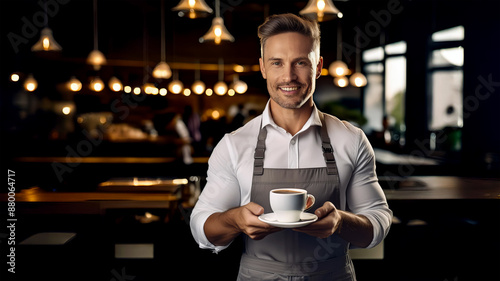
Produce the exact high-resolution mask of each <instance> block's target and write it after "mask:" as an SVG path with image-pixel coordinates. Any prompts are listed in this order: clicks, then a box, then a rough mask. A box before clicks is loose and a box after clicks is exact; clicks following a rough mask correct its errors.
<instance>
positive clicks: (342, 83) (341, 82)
mask: <svg viewBox="0 0 500 281" xmlns="http://www.w3.org/2000/svg"><path fill="white" fill-rule="evenodd" d="M333 83H334V84H335V85H336V86H338V87H341V88H344V87H346V86H347V85H349V80H347V78H346V77H335V78H334V79H333Z"/></svg>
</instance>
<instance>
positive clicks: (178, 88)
mask: <svg viewBox="0 0 500 281" xmlns="http://www.w3.org/2000/svg"><path fill="white" fill-rule="evenodd" d="M183 89H184V84H182V82H181V81H179V80H173V81H172V82H170V84H168V90H169V91H170V92H171V93H173V94H180V93H181V92H182V90H183Z"/></svg>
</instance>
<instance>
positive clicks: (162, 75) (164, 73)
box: [153, 61, 172, 79]
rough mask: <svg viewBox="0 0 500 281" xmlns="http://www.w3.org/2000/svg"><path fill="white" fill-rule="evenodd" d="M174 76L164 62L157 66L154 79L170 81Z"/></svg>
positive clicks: (154, 70)
mask: <svg viewBox="0 0 500 281" xmlns="http://www.w3.org/2000/svg"><path fill="white" fill-rule="evenodd" d="M171 76H172V70H171V69H170V66H169V65H168V64H167V63H166V62H164V61H162V62H160V63H158V64H157V65H156V67H155V68H154V69H153V77H154V78H158V79H168V78H170V77H171Z"/></svg>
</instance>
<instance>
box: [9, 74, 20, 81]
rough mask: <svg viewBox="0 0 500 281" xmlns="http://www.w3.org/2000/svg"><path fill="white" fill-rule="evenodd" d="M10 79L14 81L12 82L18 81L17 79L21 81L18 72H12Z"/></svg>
mask: <svg viewBox="0 0 500 281" xmlns="http://www.w3.org/2000/svg"><path fill="white" fill-rule="evenodd" d="M10 81H12V82H17V81H19V74H17V73H12V74H11V75H10Z"/></svg>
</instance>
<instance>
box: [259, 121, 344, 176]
mask: <svg viewBox="0 0 500 281" xmlns="http://www.w3.org/2000/svg"><path fill="white" fill-rule="evenodd" d="M318 114H319V118H320V120H321V128H320V136H321V148H322V150H323V157H324V158H325V162H326V168H327V171H328V174H329V175H333V174H337V164H336V163H335V157H334V156H333V147H332V145H331V143H330V137H328V131H327V129H326V123H325V116H324V114H323V113H322V112H320V111H318ZM266 137H267V130H266V127H262V121H261V125H260V131H259V137H258V139H257V146H256V147H255V153H254V167H253V174H254V175H262V174H263V173H264V155H265V151H266Z"/></svg>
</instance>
